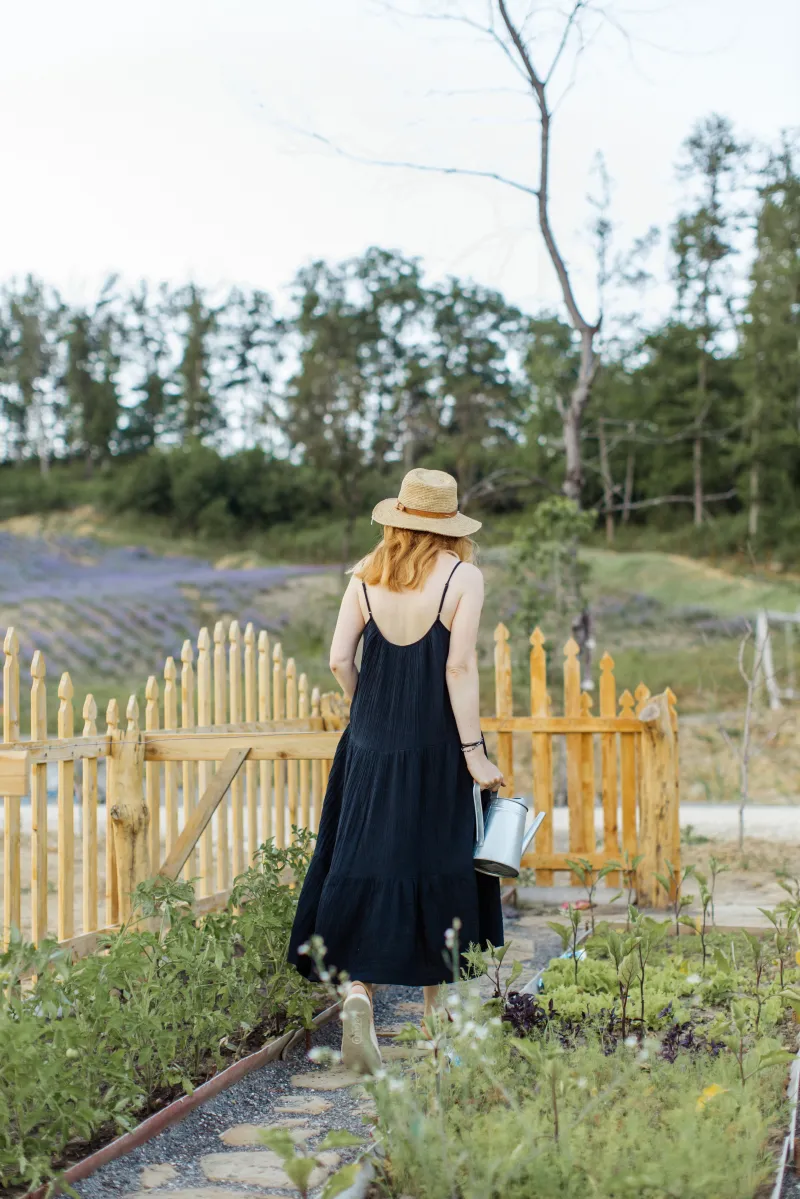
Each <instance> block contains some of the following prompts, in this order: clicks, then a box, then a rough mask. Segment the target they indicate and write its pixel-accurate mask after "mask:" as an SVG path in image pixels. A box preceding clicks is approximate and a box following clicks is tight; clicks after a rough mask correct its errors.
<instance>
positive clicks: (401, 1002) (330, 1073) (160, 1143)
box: [75, 911, 559, 1199]
mask: <svg viewBox="0 0 800 1199" xmlns="http://www.w3.org/2000/svg"><path fill="white" fill-rule="evenodd" d="M545 919H546V918H545V917H542V916H539V915H536V916H533V915H528V914H525V913H524V912H522V913H518V912H514V911H508V912H507V913H506V940H507V941H511V942H512V943H513V947H512V950H511V952H510V953H509V955H508V958H507V961H508V966H506V967H504V969H510V966H511V963H512V961H513V959H514V958H518V959H519V960H520V961H522V962H523V963H524V966H525V970H524V972H523V975H522V977H521V979H520V985H524V984H525V982H527V981H528V979H529V978H530V977H531V975H532V974H534V973H535V972H536V971H537V970H539V969H540V968H541V967H542V966H544V965H546V963H547V962H548V961H549V959H550V958H551V957H552V956H553V955H554V954H555V953H556V952H557V947H558V944H559V943H558V938H557V937H556V936H555V935H554V934H553V933H552V931H551V930H550V929H548V928H547V926H546V923H545ZM485 988H486V991H487V996H488V994H489V993H490V992H491V987H490V986H489V984H488V981H487V982H486V983H485ZM421 999H422V993H421V991H420V989H419V988H414V987H395V986H392V987H385V988H382V989H381V990H379V991H378V992H377V994H376V996H375V1022H376V1026H377V1028H378V1030H379V1032H380V1031H381V1030H385V1032H384V1035H382V1038H381V1047H382V1050H383V1052H384V1057H385V1058H387V1059H391V1058H392V1057H400V1056H401V1055H405V1054H406V1052H407V1051H406V1050H405V1049H401V1048H400V1047H399V1046H393V1045H392V1042H391V1032H392V1030H393V1029H394V1027H395V1026H397V1025H401V1024H404V1023H407V1022H409V1021H417V1020H419V1019H420V1017H421V1013H422V1003H421ZM339 1037H340V1026H339V1022H338V1020H332V1021H331V1022H330V1023H329V1024H328V1025H327V1026H326V1027H325V1028H323V1029H320V1030H319V1031H318V1032H317V1033H316V1034H315V1037H314V1043H315V1045H329V1046H331V1047H333V1048H338V1045H339ZM370 1108H371V1102H370V1100H369V1097H368V1096H367V1095H366V1093H365V1092H364V1089H363V1087H361V1086H360V1085H359V1084H358V1083H357V1082H355V1083H354V1082H353V1080H352V1078H351V1077H350V1076H348V1075H346V1074H344V1072H343V1071H342V1070H341V1068H339V1067H335V1068H331V1067H326V1066H319V1065H314V1064H313V1063H311V1062H309V1061H308V1059H307V1057H306V1054H305V1049H304V1047H303V1046H298V1048H297V1049H296V1050H294V1051H293V1052H292V1053H291V1055H290V1057H289V1060H288V1061H286V1062H280V1061H278V1062H272V1063H270V1064H269V1065H266V1066H264V1067H263V1068H262V1069H260V1070H257V1071H254V1073H253V1074H250V1075H249V1076H248V1077H247V1078H244V1079H242V1081H241V1082H239V1083H236V1084H235V1085H234V1086H233V1087H231V1088H230V1089H229V1090H227V1091H223V1092H222V1093H221V1094H220V1095H217V1096H216V1097H215V1098H214V1099H212V1100H211V1101H210V1102H208V1103H207V1104H205V1105H204V1106H203V1107H200V1108H198V1109H196V1110H195V1111H193V1112H190V1113H189V1115H188V1116H187V1117H186V1119H185V1120H183V1121H182V1122H181V1123H180V1124H176V1125H174V1126H173V1127H172V1128H169V1129H167V1130H166V1131H165V1132H163V1133H161V1134H160V1135H159V1136H157V1137H155V1138H154V1139H153V1140H152V1141H149V1142H148V1143H147V1144H146V1145H143V1146H141V1147H140V1148H139V1149H136V1150H134V1152H133V1153H131V1154H129V1155H128V1156H127V1157H124V1158H121V1159H120V1160H118V1161H115V1162H111V1163H109V1164H108V1165H107V1166H103V1167H102V1168H101V1169H100V1170H98V1171H97V1173H95V1174H93V1175H92V1177H91V1178H88V1179H86V1180H85V1181H84V1182H80V1183H77V1184H76V1185H75V1190H76V1191H77V1192H78V1194H79V1195H81V1196H82V1197H83V1199H102V1197H104V1196H119V1195H121V1196H126V1197H133V1196H136V1199H140V1197H141V1199H144V1197H145V1196H148V1197H152V1199H157V1197H158V1196H160V1195H164V1196H169V1197H170V1199H246V1196H251V1197H256V1199H257V1197H259V1196H260V1197H261V1199H266V1197H267V1196H274V1197H275V1199H278V1197H279V1196H287V1197H288V1196H289V1195H292V1194H294V1195H295V1196H296V1194H297V1192H296V1191H293V1189H292V1188H291V1185H290V1184H289V1183H288V1180H287V1179H286V1177H285V1175H282V1171H281V1169H280V1165H279V1162H278V1160H277V1159H276V1158H275V1157H274V1155H273V1154H272V1153H271V1152H270V1151H269V1150H267V1149H265V1148H264V1147H263V1146H260V1145H259V1142H258V1140H257V1136H256V1133H255V1131H254V1130H253V1128H252V1127H251V1126H253V1125H258V1126H261V1127H263V1126H270V1127H280V1126H283V1127H288V1128H289V1130H290V1132H291V1133H292V1135H293V1136H295V1138H296V1139H297V1140H298V1142H310V1143H311V1144H313V1143H314V1142H315V1140H316V1138H318V1137H319V1138H321V1137H322V1136H323V1135H324V1134H325V1132H327V1131H328V1130H330V1129H341V1128H346V1129H349V1130H350V1131H351V1132H354V1133H357V1134H363V1131H364V1124H363V1117H364V1115H365V1114H366V1113H368V1112H369V1110H370ZM223 1136H224V1137H225V1140H223ZM335 1164H336V1163H335V1162H334V1161H333V1159H331V1160H330V1162H329V1163H328V1166H327V1169H332V1168H333V1167H334V1166H335ZM324 1173H325V1171H324V1170H323V1171H321V1172H320V1175H319V1178H318V1181H317V1186H320V1185H321V1184H322V1182H323V1180H324V1178H323V1175H324Z"/></svg>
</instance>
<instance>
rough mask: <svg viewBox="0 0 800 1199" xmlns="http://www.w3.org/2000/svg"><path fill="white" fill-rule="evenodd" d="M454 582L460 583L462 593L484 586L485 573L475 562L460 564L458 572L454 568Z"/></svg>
mask: <svg viewBox="0 0 800 1199" xmlns="http://www.w3.org/2000/svg"><path fill="white" fill-rule="evenodd" d="M453 582H454V583H456V582H457V583H458V586H459V587H460V588H461V589H462V591H466V590H468V589H469V590H471V589H473V588H476V587H482V586H483V571H482V570H481V569H480V567H479V566H476V565H475V563H474V562H464V561H463V560H462V561H461V562H459V563H458V570H456V569H455V567H454V568H453Z"/></svg>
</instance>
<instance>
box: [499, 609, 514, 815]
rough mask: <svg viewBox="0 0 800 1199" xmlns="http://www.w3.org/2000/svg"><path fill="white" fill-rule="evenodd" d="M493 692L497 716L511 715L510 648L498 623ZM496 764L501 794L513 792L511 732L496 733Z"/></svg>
mask: <svg viewBox="0 0 800 1199" xmlns="http://www.w3.org/2000/svg"><path fill="white" fill-rule="evenodd" d="M494 643H495V644H494V694H495V713H496V715H497V716H513V714H514V697H513V689H512V682H511V650H510V648H509V644H508V629H507V628H506V626H505V625H504V624H499V625H498V626H497V628H496V629H495V631H494ZM497 765H498V766H499V767H500V771H501V773H502V775H503V778H504V779H505V786H504V787H502V788H501V789H500V794H501V795H513V794H514V736H513V734H512V733H498V735H497Z"/></svg>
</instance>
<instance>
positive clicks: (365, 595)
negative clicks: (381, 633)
mask: <svg viewBox="0 0 800 1199" xmlns="http://www.w3.org/2000/svg"><path fill="white" fill-rule="evenodd" d="M449 581H450V580H449V579H448V582H449ZM361 586H362V587H363V588H364V599H365V600H366V601H367V611H368V612H369V615H370V620H371V619H372V608H371V607H370V604H369V595H368V594H367V584H366V583H365V582H364V580H363V579H362V580H361Z"/></svg>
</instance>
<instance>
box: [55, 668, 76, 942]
mask: <svg viewBox="0 0 800 1199" xmlns="http://www.w3.org/2000/svg"><path fill="white" fill-rule="evenodd" d="M73 694H74V692H73V687H72V679H71V678H70V677H69V675H68V674H66V673H64V674H62V676H61V681H60V683H59V684H58V699H59V705H58V736H59V739H61V738H65V737H72V736H73V734H74V732H75V716H74V712H73V707H72V696H73ZM74 813H75V763H74V762H59V763H58V939H59V941H66V940H67V938H68V937H71V936H73V935H74V933H75V914H74V904H75V815H74Z"/></svg>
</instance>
